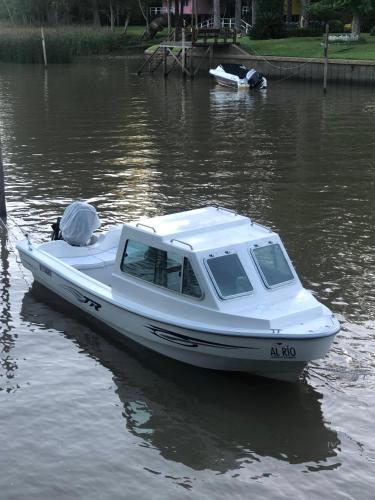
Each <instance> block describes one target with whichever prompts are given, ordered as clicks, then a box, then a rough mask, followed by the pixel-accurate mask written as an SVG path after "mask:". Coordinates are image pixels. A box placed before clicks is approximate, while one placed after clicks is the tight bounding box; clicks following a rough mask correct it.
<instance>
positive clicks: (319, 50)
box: [241, 35, 375, 60]
mask: <svg viewBox="0 0 375 500" xmlns="http://www.w3.org/2000/svg"><path fill="white" fill-rule="evenodd" d="M362 38H363V40H361V41H360V42H352V43H330V44H329V51H328V55H329V58H330V59H361V60H375V37H374V36H369V35H363V36H362ZM322 40H323V37H312V38H300V37H298V38H283V39H278V40H250V38H247V37H244V38H242V39H241V47H242V48H243V49H244V50H246V51H247V52H249V54H251V55H261V56H286V57H309V58H311V57H322V56H323V47H322V45H321V44H322Z"/></svg>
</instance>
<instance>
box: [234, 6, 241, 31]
mask: <svg viewBox="0 0 375 500" xmlns="http://www.w3.org/2000/svg"><path fill="white" fill-rule="evenodd" d="M241 7H242V0H236V3H235V9H234V24H235V26H236V30H237V31H238V32H240V30H241Z"/></svg>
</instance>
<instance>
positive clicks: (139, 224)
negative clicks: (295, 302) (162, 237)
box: [136, 222, 156, 233]
mask: <svg viewBox="0 0 375 500" xmlns="http://www.w3.org/2000/svg"><path fill="white" fill-rule="evenodd" d="M139 226H143V227H147V229H152V230H153V231H154V233H156V229H155V228H154V227H152V226H148V225H147V224H143V222H137V224H136V227H139Z"/></svg>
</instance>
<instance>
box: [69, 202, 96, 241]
mask: <svg viewBox="0 0 375 500" xmlns="http://www.w3.org/2000/svg"><path fill="white" fill-rule="evenodd" d="M100 226H101V222H100V219H99V217H98V215H97V213H96V209H95V207H93V206H92V205H89V204H88V203H85V202H82V201H75V202H73V203H71V204H70V205H69V206H67V207H66V209H65V211H64V214H63V216H62V218H61V221H60V229H61V234H62V237H63V239H64V240H65V241H66V242H67V243H69V244H70V245H74V246H79V247H83V246H86V245H89V244H90V240H91V237H92V234H93V232H94V231H95V230H96V229H98V228H99V227H100Z"/></svg>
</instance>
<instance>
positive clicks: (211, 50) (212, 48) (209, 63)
mask: <svg viewBox="0 0 375 500" xmlns="http://www.w3.org/2000/svg"><path fill="white" fill-rule="evenodd" d="M213 59H214V46H213V45H210V53H209V56H208V66H209V68H208V69H211V68H212V63H213Z"/></svg>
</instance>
